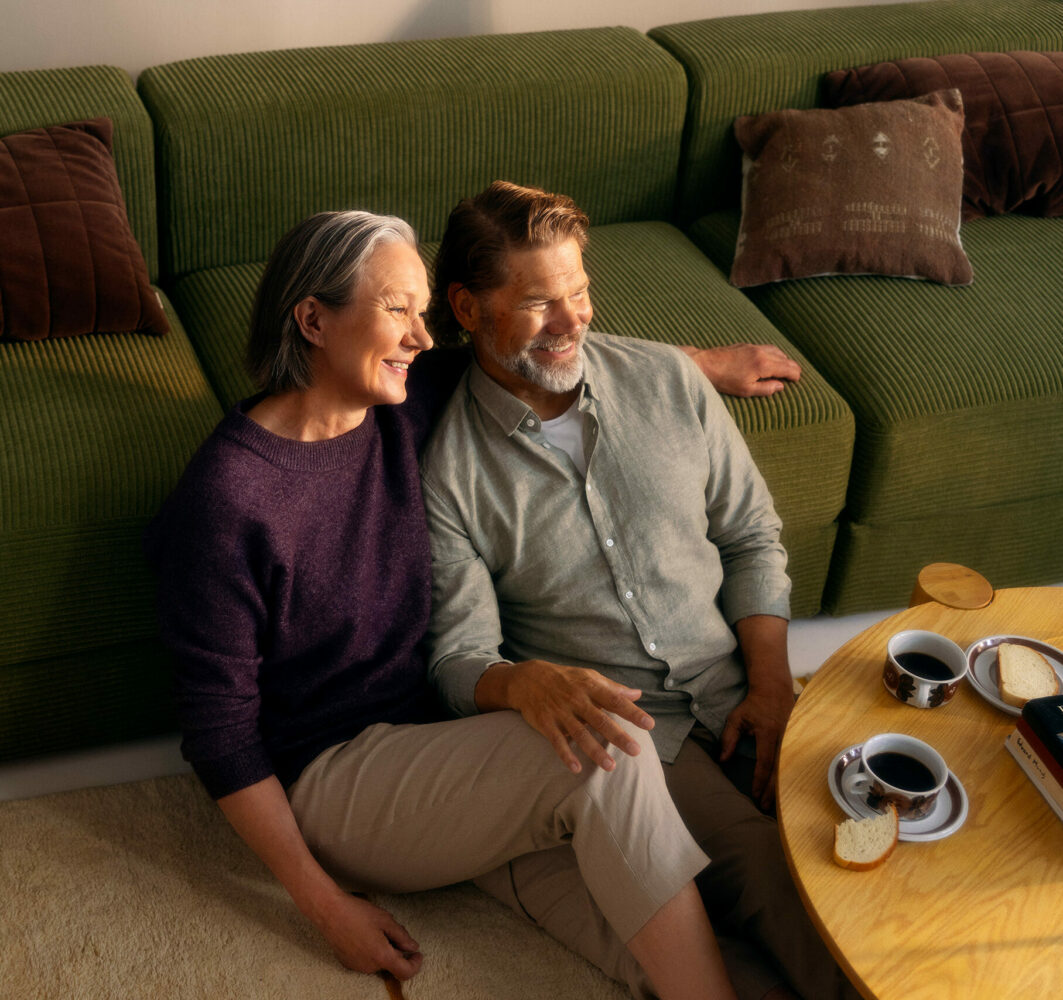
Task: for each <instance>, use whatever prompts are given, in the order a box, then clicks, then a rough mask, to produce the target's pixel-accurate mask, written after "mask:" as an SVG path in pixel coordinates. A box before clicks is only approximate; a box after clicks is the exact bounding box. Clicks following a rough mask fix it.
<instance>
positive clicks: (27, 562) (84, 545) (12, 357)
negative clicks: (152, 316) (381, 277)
mask: <svg viewBox="0 0 1063 1000" xmlns="http://www.w3.org/2000/svg"><path fill="white" fill-rule="evenodd" d="M164 301H165V300H164ZM167 319H168V321H169V324H170V327H171V330H170V333H169V334H167V336H165V337H144V336H140V335H136V334H113V335H107V336H95V335H89V336H84V337H78V338H75V339H70V340H49V341H42V342H24V343H8V344H4V345H2V349H0V412H2V413H3V415H4V419H3V420H2V421H0V482H2V483H3V484H4V488H3V490H2V491H0V566H2V567H3V572H2V573H0V607H2V608H3V609H4V628H3V629H0V701H2V700H4V697H5V695H4V693H3V692H4V684H5V681H7V680H10V681H11V682H12V683H15V681H14V680H13V678H14V677H15V676H16V675H15V674H13V673H12V670H11V667H12V665H15V664H20V663H21V664H28V665H29V671H30V672H29V673H28V674H27V673H26V672H25V670H22V668H20V671H21V672H19V673H18V677H20V678H21V680H19V681H18V683H19V684H22V685H24V684H25V683H26V678H27V677H32V676H33V675H34V674H33V664H34V662H35V661H44V660H50V659H57V658H58V659H62V658H64V657H69V656H71V655H72V654H73V653H75V652H88V651H91V650H102V649H104V648H106V647H109V646H122V645H124V644H128V643H135V642H140V641H142V640H147V639H150V637H151V636H153V635H154V634H155V611H154V583H153V580H152V578H151V576H150V574H149V571H148V568H147V565H146V563H145V561H144V558H143V555H142V553H141V534H142V532H143V529H144V527H145V525H146V524H147V522H148V520H149V519H150V518H151V516H152V515H153V514H154V513H155V511H156V509H157V508H158V506H159V504H160V503H161V502H162V500H163V498H164V497H165V496H166V495H167V493H169V491H170V490H171V489H172V487H173V485H174V483H175V482H176V481H177V478H178V476H179V475H180V473H181V471H182V470H183V468H184V466H185V463H186V462H187V461H188V459H189V457H190V456H191V454H192V452H193V451H194V450H195V448H196V447H197V446H198V445H199V443H200V442H201V441H202V440H203V438H204V437H206V435H207V434H208V433H209V432H210V430H211V428H212V427H213V426H214V424H215V423H216V422H217V420H218V419H219V418H220V416H221V410H220V407H219V406H218V402H217V399H216V398H215V397H214V395H213V393H212V392H211V390H210V387H209V385H208V384H207V382H206V379H205V378H204V376H203V373H202V370H201V369H200V367H199V364H198V362H197V360H196V358H195V355H194V353H193V351H192V348H191V346H190V345H189V343H188V340H187V338H186V337H185V334H184V332H183V330H182V328H181V324H180V321H179V320H178V318H177V316H176V314H175V313H174V312H173V310H172V309H170V308H169V307H167ZM145 669H147V668H145ZM48 676H49V675H48V670H47V669H46V668H45V667H44V666H42V669H41V671H40V678H39V679H40V682H41V684H42V690H52V689H53V681H51V680H48V679H47V678H48ZM114 683H115V684H116V685H122V686H125V685H127V684H128V679H125V680H123V679H122V678H121V677H115V678H114ZM89 685H90V686H91V681H89ZM57 697H70V692H65V691H59V692H57ZM125 700H126V712H127V713H135V712H136V711H138V708H137V698H136V697H135V692H133V691H132V690H130V691H129V693H128V694H127V695H126V696H125ZM31 709H32V710H33V711H35V712H37V713H39V721H40V724H41V725H48V726H52V727H54V722H47V723H46V722H45V721H44V720H47V719H48V718H49V717H52V718H53V719H54V717H55V716H56V715H57V714H61V712H59V710H58V709H57V706H56V704H55V703H54V702H53V701H52V700H50V699H48V698H46V697H44V696H43V695H41V696H39V697H37V698H36V700H34V701H33V702H32V704H31V705H30V706H28V707H27V711H30V710H31ZM81 709H82V712H83V713H84V704H82V706H81ZM85 714H91V713H85ZM5 728H6V727H5Z"/></svg>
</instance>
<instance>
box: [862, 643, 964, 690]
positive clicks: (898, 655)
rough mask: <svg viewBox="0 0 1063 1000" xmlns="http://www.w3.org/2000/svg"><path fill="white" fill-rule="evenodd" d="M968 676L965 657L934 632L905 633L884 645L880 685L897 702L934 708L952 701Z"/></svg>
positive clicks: (958, 649) (958, 648) (954, 644)
mask: <svg viewBox="0 0 1063 1000" xmlns="http://www.w3.org/2000/svg"><path fill="white" fill-rule="evenodd" d="M966 673H967V655H966V654H965V653H964V651H963V650H962V649H960V647H959V646H957V645H956V643H954V642H953V641H952V640H951V639H946V638H945V636H943V635H938V634H937V632H924V631H923V630H922V629H908V630H906V631H904V632H898V633H897V634H896V635H894V636H891V637H890V640H889V642H888V643H887V644H886V665H885V667H884V668H883V670H882V683H883V684H885V685H886V690H887V691H889V693H890V694H891V695H893V697H894V698H896V699H897V700H898V701H903V702H904V703H905V704H906V705H914V706H915V707H916V708H936V707H937V706H938V705H944V704H946V703H947V702H949V701H951V700H952V696H953V695H954V694H955V693H956V691H957V690H958V689H959V686H960V681H962V680H963V678H964V675H965V674H966Z"/></svg>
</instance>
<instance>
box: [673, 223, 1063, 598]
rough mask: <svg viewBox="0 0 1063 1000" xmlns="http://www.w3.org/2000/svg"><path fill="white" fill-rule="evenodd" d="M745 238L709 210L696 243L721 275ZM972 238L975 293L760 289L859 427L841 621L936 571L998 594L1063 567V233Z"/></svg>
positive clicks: (791, 286) (835, 282)
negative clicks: (969, 574)
mask: <svg viewBox="0 0 1063 1000" xmlns="http://www.w3.org/2000/svg"><path fill="white" fill-rule="evenodd" d="M737 226H738V214H737V213H736V212H726V213H715V214H713V215H710V216H706V217H705V218H704V219H702V220H700V221H699V223H698V224H697V225H696V226H695V227H694V229H693V230H692V233H693V235H694V238H695V240H696V241H697V242H698V243H699V244H700V245H701V246H702V247H703V248H704V249H705V250H706V252H707V253H708V254H709V255H710V257H712V258H713V259H714V260H716V262H717V263H718V264H719V265H720V266H721V267H725V266H727V264H728V262H729V259H730V256H731V255H732V254H733V251H734V240H735V236H736V233H737ZM962 236H963V241H964V246H965V247H966V249H967V252H968V255H969V256H970V258H971V262H972V264H973V265H974V268H975V273H976V275H977V277H976V279H975V282H974V284H973V285H971V286H969V287H966V288H942V287H940V286H936V285H930V284H926V283H920V282H908V281H898V280H896V279H890V278H879V277H866V276H861V277H836V278H827V279H820V280H816V281H804V282H787V283H783V284H780V285H772V286H764V287H763V288H758V289H753V290H750V298H751V300H752V301H753V302H754V303H755V304H756V306H757V307H758V308H759V309H761V310H762V311H763V312H764V314H765V315H766V316H767V317H768V319H769V320H771V322H773V323H774V324H776V325H777V326H779V328H780V329H781V330H783V331H785V332H786V334H787V335H788V336H789V337H790V338H791V339H792V340H793V341H794V343H796V344H798V345H799V346H800V348H801V350H802V351H803V352H804V354H805V355H806V356H807V357H808V358H810V360H811V361H812V363H813V364H814V365H815V366H816V368H817V369H818V370H819V371H820V372H821V373H822V374H823V375H824V377H825V378H826V379H827V381H828V382H829V383H830V384H831V385H833V386H834V387H835V388H837V389H838V391H839V392H840V393H841V395H842V396H843V397H844V398H845V399H846V401H847V402H848V403H849V404H850V405H851V406H852V408H853V412H854V414H855V416H856V426H857V439H856V448H855V452H854V456H853V469H852V476H851V481H850V486H849V492H848V501H847V508H846V519H845V520H846V524H847V527H846V528H845V529H844V534H845V536H846V539H847V540H846V542H845V545H844V546H842V547H841V548H840V549H839V553H838V557H837V559H836V561H835V567H834V570H833V571H832V573H833V574H835V575H836V576H837V579H835V580H832V586H831V590H832V592H833V593H835V594H837V593H839V592H840V591H841V590H842V589H843V587H842V585H841V581H842V580H843V579H844V580H846V581H848V584H847V587H848V589H846V591H845V598H844V599H838V603H837V604H836V605H834V607H835V610H840V611H851V610H860V609H861V608H862V607H871V606H875V605H876V604H878V606H880V607H881V606H890V605H898V604H903V603H904V602H905V601H906V599H907V596H908V590H909V589H910V587H911V581H912V580H913V579H914V574H915V573H916V572H917V571H918V570H919V568H920V567H921V566H922V565H924V564H926V563H928V562H933V561H948V562H959V563H963V564H966V565H969V566H972V567H975V568H977V569H978V570H979V571H980V572H982V573H983V574H984V575H985V576H987V577H988V578H989V579H990V581H991V582H992V583H993V584H994V585H996V586H1007V585H1009V584H1010V583H1012V582H1020V581H1021V582H1024V583H1030V582H1037V581H1041V582H1050V581H1052V580H1054V579H1056V578H1058V576H1059V572H1060V567H1063V533H1061V532H1059V530H1058V527H1056V526H1055V524H1054V521H1053V519H1058V517H1059V516H1060V514H1061V512H1063V434H1061V433H1060V427H1061V426H1063V336H1061V335H1060V329H1061V327H1060V321H1059V316H1060V315H1061V314H1063V285H1061V283H1060V279H1059V276H1060V274H1063V227H1060V226H1059V224H1058V222H1054V221H1052V220H1049V219H1038V218H1028V217H1019V216H999V217H995V218H991V219H979V220H976V221H974V222H971V223H970V224H968V225H966V226H964V227H963V229H962ZM1038 523H1043V524H1044V528H1045V530H1044V533H1043V534H1038V533H1037V532H1035V531H1033V530H1031V528H1032V525H1034V524H1038ZM1009 524H1014V525H1016V526H1017V527H1020V528H1021V530H1019V531H1013V530H1011V529H1010V528H1009ZM872 539H873V540H872ZM857 553H860V554H859V558H858V557H857ZM861 575H863V576H866V578H867V579H866V581H865V582H862V583H861V582H860V578H861ZM879 580H892V581H894V582H893V583H891V584H889V585H887V586H879V585H878V583H877V581H879ZM880 602H885V603H880Z"/></svg>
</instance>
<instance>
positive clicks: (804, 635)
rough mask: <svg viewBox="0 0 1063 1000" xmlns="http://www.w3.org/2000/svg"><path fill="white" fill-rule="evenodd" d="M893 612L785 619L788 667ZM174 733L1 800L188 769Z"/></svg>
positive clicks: (6, 779) (4, 772)
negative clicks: (788, 651) (788, 625)
mask: <svg viewBox="0 0 1063 1000" xmlns="http://www.w3.org/2000/svg"><path fill="white" fill-rule="evenodd" d="M892 613H893V612H892V611H882V612H873V613H869V614H862V615H850V616H848V617H845V618H830V617H828V616H826V615H821V616H818V617H816V618H808V619H801V620H798V621H794V622H792V623H791V624H790V669H791V671H792V672H793V675H794V676H795V677H803V676H806V675H808V674H812V673H815V671H816V668H817V667H819V665H820V664H821V663H823V661H824V660H825V659H827V657H828V656H830V655H831V654H832V653H833V652H834V651H835V650H836V649H838V648H839V647H840V646H842V645H844V644H845V643H846V642H848V640H849V639H851V638H852V637H853V636H854V635H856V634H857V633H859V632H862V631H863V630H864V629H865V628H868V627H869V626H870V625H873V624H875V623H876V622H878V621H880V620H881V619H883V618H885V617H886V616H888V615H890V614H892ZM187 770H188V766H187V765H186V764H185V762H184V761H183V760H182V759H181V754H180V751H179V749H178V742H177V737H176V736H174V737H164V738H161V739H156V740H148V741H144V742H141V743H129V744H124V745H122V746H117V747H105V748H103V749H99V750H91V751H86V752H83V753H78V754H68V755H62V756H56V757H47V758H38V759H34V760H26V761H18V762H15V763H10V764H0V801H2V800H7V799H25V798H31V797H33V796H36V795H49V794H51V793H52V792H61V791H66V790H69V789H73V788H86V787H90V786H94V785H113V784H118V783H120V782H123V781H137V780H140V779H142V778H151V777H157V776H160V775H166V774H178V773H181V772H183V771H187Z"/></svg>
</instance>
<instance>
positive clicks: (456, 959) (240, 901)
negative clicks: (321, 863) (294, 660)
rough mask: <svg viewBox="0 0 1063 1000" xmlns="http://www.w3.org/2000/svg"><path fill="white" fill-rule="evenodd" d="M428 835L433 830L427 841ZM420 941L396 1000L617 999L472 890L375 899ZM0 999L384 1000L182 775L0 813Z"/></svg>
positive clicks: (608, 986) (555, 947)
mask: <svg viewBox="0 0 1063 1000" xmlns="http://www.w3.org/2000/svg"><path fill="white" fill-rule="evenodd" d="M426 835H429V836H430V834H426ZM374 901H375V902H377V903H378V904H379V905H381V906H384V907H385V908H387V909H388V910H390V911H391V912H392V913H393V914H394V915H395V917H396V918H397V919H398V920H399V921H400V922H401V923H403V924H405V926H406V927H407V928H408V929H409V931H410V933H411V934H413V936H414V937H415V938H417V940H418V942H419V943H420V945H421V949H422V951H423V952H424V955H425V962H424V966H423V968H422V971H421V973H420V974H419V975H418V976H417V977H416V978H415V979H414V980H412V981H411V982H409V983H406V984H405V986H404V991H405V996H406V997H407V998H408V1000H540V998H541V1000H562V998H568V997H571V998H573V1000H576V998H578V1000H623V998H624V997H627V996H628V994H627V991H626V989H623V988H622V987H621V986H619V985H618V984H617V983H614V982H612V981H611V980H609V979H607V978H606V977H605V976H603V975H602V974H601V973H599V972H598V970H597V969H595V968H593V967H592V966H590V965H589V964H588V963H586V962H585V961H583V960H582V959H581V958H579V957H577V956H576V955H574V954H573V953H571V952H569V951H568V950H566V949H565V948H563V947H562V946H561V945H559V944H557V943H556V942H555V941H553V940H552V939H551V938H549V937H547V936H546V935H545V934H544V933H543V932H541V931H539V930H538V929H537V928H535V927H533V926H531V925H529V924H527V923H524V922H523V921H521V920H520V919H518V918H517V917H516V916H515V915H514V914H512V913H511V912H510V911H509V910H508V909H507V908H506V907H504V906H503V905H502V904H500V903H498V902H496V901H495V900H494V899H491V898H490V897H488V896H486V895H484V894H483V893H481V892H480V891H479V890H478V889H476V888H475V887H474V886H472V885H468V884H466V885H460V886H455V887H452V888H448V889H440V890H435V891H432V892H425V893H417V894H413V895H407V896H378V897H374ZM0 995H2V996H3V997H4V998H12V1000H37V998H39V1000H105V998H106V1000H110V998H115V1000H118V998H121V1000H125V998H130V1000H142V998H160V1000H186V998H187V1000H203V998H209V1000H229V998H231V1000H251V998H253V1000H333V998H335V1000H363V998H365V1000H387V998H388V996H389V992H388V989H387V987H386V985H385V984H384V982H383V980H381V979H378V978H376V977H372V976H363V975H359V974H357V973H352V972H348V971H347V970H345V969H343V968H342V967H341V966H340V965H339V964H338V963H337V962H336V960H335V959H334V958H333V956H332V953H331V951H330V950H329V948H328V946H327V945H326V944H325V943H324V941H323V939H322V938H321V937H320V936H319V935H318V934H317V931H316V930H315V929H314V928H313V927H312V926H311V925H310V924H309V923H308V922H307V921H306V920H304V919H303V917H302V915H301V914H300V913H299V912H298V911H297V910H296V908H295V906H294V904H292V902H291V901H290V900H289V898H288V896H287V895H286V894H285V892H284V890H283V889H281V888H280V886H279V885H278V884H277V883H276V882H275V881H274V879H273V877H272V876H271V875H270V873H269V872H268V871H267V869H266V868H265V867H264V866H263V865H262V864H261V863H260V862H259V861H258V859H257V858H256V857H255V856H254V855H253V854H252V853H251V852H250V850H249V849H248V848H246V847H245V846H244V844H243V843H242V842H241V841H240V839H239V838H238V837H237V836H236V834H235V833H233V832H232V830H231V829H230V828H229V826H228V824H227V823H226V822H225V819H224V817H223V816H222V815H221V812H220V810H219V809H218V808H217V806H216V805H214V803H213V802H211V801H210V799H209V798H208V797H207V795H206V793H205V792H203V790H202V789H201V787H200V786H199V785H198V783H197V782H196V780H195V779H194V778H193V777H192V776H190V775H181V776H178V777H170V778H157V779H153V780H150V781H139V782H133V783H130V784H125V785H114V786H111V787H107V788H95V789H87V790H82V791H75V792H67V793H64V794H62V795H52V796H48V797H45V798H38V799H26V800H23V801H19V802H6V803H3V804H0Z"/></svg>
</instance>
